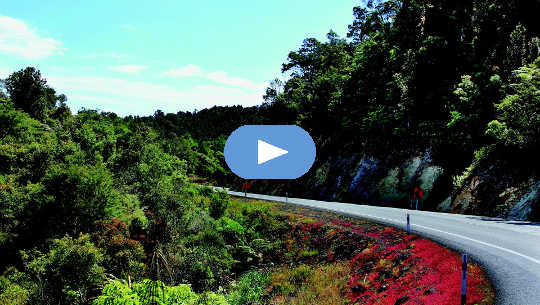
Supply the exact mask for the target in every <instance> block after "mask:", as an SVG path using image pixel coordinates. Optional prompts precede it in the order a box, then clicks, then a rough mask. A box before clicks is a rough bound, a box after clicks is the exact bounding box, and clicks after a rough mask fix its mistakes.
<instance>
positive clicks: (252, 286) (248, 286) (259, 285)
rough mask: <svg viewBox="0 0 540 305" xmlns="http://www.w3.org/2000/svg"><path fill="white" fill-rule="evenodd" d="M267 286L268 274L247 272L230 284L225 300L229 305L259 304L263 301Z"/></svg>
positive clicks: (268, 282)
mask: <svg viewBox="0 0 540 305" xmlns="http://www.w3.org/2000/svg"><path fill="white" fill-rule="evenodd" d="M269 285H270V277H269V275H268V273H264V272H260V271H257V270H254V271H249V272H247V273H246V274H244V275H242V276H241V277H240V278H239V279H238V281H237V282H235V283H233V284H232V287H231V291H230V292H229V294H228V295H227V300H228V301H229V303H230V304H231V305H248V304H261V303H263V301H264V300H265V299H264V292H265V290H266V288H268V286H269Z"/></svg>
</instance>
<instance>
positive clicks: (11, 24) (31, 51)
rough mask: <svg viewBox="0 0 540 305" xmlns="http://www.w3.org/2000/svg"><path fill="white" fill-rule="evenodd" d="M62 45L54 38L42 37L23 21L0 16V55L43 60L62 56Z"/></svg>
mask: <svg viewBox="0 0 540 305" xmlns="http://www.w3.org/2000/svg"><path fill="white" fill-rule="evenodd" d="M60 45H61V43H60V42H59V41H57V40H55V39H53V38H49V37H41V36H40V35H39V34H38V33H37V31H36V30H35V29H32V28H30V27H28V25H26V23H24V22H23V21H21V20H18V19H15V18H11V17H8V16H0V53H4V54H9V55H15V56H18V57H22V58H25V59H42V58H45V57H48V56H51V55H53V54H62V49H61V48H60Z"/></svg>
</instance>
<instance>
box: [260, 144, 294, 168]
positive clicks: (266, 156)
mask: <svg viewBox="0 0 540 305" xmlns="http://www.w3.org/2000/svg"><path fill="white" fill-rule="evenodd" d="M287 153H288V151H286V150H285V149H281V148H279V147H277V146H274V145H272V144H268V143H266V142H264V141H263V140H257V163H258V164H263V163H264V162H267V161H270V160H272V159H275V158H277V157H281V156H283V155H285V154H287Z"/></svg>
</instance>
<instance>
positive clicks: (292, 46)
mask: <svg viewBox="0 0 540 305" xmlns="http://www.w3.org/2000/svg"><path fill="white" fill-rule="evenodd" d="M360 2H361V1H358V0H357V1H352V0H336V1H330V0H325V1H315V0H273V1H253V0H249V1H247V0H238V1H178V0H176V1H172V0H171V1H161V0H159V1H157V0H156V1H133V0H131V1H125V0H114V1H110V0H93V1H82V0H47V1H43V0H32V1H30V0H17V1H2V3H1V4H0V79H3V78H6V77H7V76H9V75H10V74H11V73H13V72H15V71H17V70H20V69H23V68H25V67H27V66H33V67H36V68H38V69H39V70H40V71H41V73H42V75H43V77H44V78H45V79H46V80H47V83H48V85H49V86H51V87H53V88H55V89H56V91H57V92H58V93H64V94H66V96H67V97H68V102H67V104H68V106H69V107H70V108H71V109H72V111H74V112H76V111H78V110H80V109H81V108H83V107H84V108H86V109H98V110H102V111H111V112H115V113H117V114H119V115H121V116H125V115H140V116H144V115H151V114H153V113H154V112H155V111H156V110H157V109H160V110H162V111H163V112H165V113H169V112H173V113H176V112H178V111H194V110H201V109H203V108H209V107H212V106H214V105H220V106H221V105H244V106H252V105H257V104H260V103H262V102H263V99H262V96H263V94H264V91H265V89H266V86H267V85H268V82H269V81H270V80H272V79H275V78H276V77H279V78H284V77H286V76H284V75H282V74H281V64H282V63H284V62H285V61H286V59H287V55H288V53H289V52H290V51H293V50H297V49H298V48H299V47H300V46H301V44H302V41H303V40H304V39H305V38H308V37H315V38H317V39H319V40H325V39H326V38H325V37H326V34H327V33H328V31H329V30H330V29H332V30H334V31H335V32H336V33H337V34H339V35H340V36H342V37H344V36H345V35H346V33H347V25H348V24H350V23H352V20H353V15H352V9H353V7H354V6H357V5H360Z"/></svg>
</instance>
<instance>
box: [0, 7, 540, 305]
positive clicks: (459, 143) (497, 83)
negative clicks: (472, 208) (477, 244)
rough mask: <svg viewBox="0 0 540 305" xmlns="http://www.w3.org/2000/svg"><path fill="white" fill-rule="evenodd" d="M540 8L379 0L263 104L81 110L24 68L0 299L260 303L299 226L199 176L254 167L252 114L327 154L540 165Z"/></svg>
mask: <svg viewBox="0 0 540 305" xmlns="http://www.w3.org/2000/svg"><path fill="white" fill-rule="evenodd" d="M539 11H540V7H539V4H538V3H537V2H533V1H517V0H513V1H497V2H496V1H493V0H478V1H431V0H428V1H416V0H411V1H406V0H403V1H398V0H389V1H368V3H367V5H365V6H362V7H356V8H354V21H353V23H352V24H351V25H350V27H349V33H348V37H347V39H345V38H340V37H338V36H337V35H336V34H335V33H334V32H330V33H329V34H328V41H325V42H321V41H318V40H316V39H312V38H309V39H306V40H305V41H304V43H303V45H302V47H301V48H300V49H299V50H296V51H293V52H291V53H290V54H289V56H288V59H287V61H286V63H284V64H283V67H282V70H283V72H285V73H287V74H288V75H289V76H290V77H289V78H288V79H287V80H286V81H285V82H281V81H279V80H275V81H273V82H272V84H271V86H270V87H269V88H268V89H267V91H266V95H265V99H266V103H264V104H263V105H261V106H258V107H250V108H243V107H239V106H238V107H214V108H211V109H205V110H202V111H200V112H196V113H189V112H179V113H177V114H164V113H163V112H161V111H156V113H155V114H154V115H153V116H151V117H142V118H141V117H126V118H120V117H118V116H117V115H115V114H114V113H107V112H99V111H94V110H86V109H83V110H81V111H79V112H78V113H77V114H76V115H73V114H72V113H71V110H70V109H69V108H68V107H67V105H66V101H67V98H66V96H64V95H62V94H58V93H57V92H56V91H55V90H54V89H53V88H51V87H49V86H48V85H47V82H46V80H45V78H43V77H42V76H41V74H40V72H39V71H37V70H36V69H34V68H26V69H23V70H21V71H18V72H15V73H14V74H12V75H11V76H10V77H8V78H7V79H5V80H4V81H3V82H2V84H3V88H5V90H4V89H2V90H0V213H1V218H0V258H1V263H0V271H1V272H2V274H3V275H2V276H1V277H0V303H9V304H89V303H90V302H93V303H94V304H110V303H111V301H112V299H114V298H116V299H119V300H123V301H125V302H124V303H122V302H120V303H118V304H139V303H142V304H145V303H148V302H150V303H151V302H154V303H156V304H161V303H163V304H173V303H175V302H176V303H180V302H185V303H186V304H196V303H198V304H226V303H232V304H249V302H256V301H257V300H258V299H257V298H259V297H260V296H261V295H262V294H263V293H262V292H261V290H256V287H267V286H268V285H269V284H268V282H269V281H271V280H272V279H271V278H269V277H268V275H264V274H262V273H257V272H255V273H253V272H248V273H246V271H248V270H250V269H252V268H253V267H259V268H260V267H263V266H265V264H267V263H269V262H272V261H279V259H280V258H279V257H275V256H276V255H277V254H278V253H281V252H280V251H276V250H277V249H282V247H283V246H284V245H285V244H283V243H282V242H281V241H280V240H279V239H275V238H276V236H282V234H284V230H285V231H286V230H287V229H289V228H287V227H286V225H285V222H284V221H283V219H281V218H280V216H279V215H276V214H274V213H272V212H271V211H270V208H268V207H267V206H264V205H252V204H245V203H241V202H236V201H231V200H230V198H228V197H227V196H226V195H224V194H222V193H215V192H213V191H212V190H210V189H208V188H201V187H198V186H194V185H192V184H190V183H189V179H190V178H193V177H197V178H202V179H205V180H213V181H214V182H217V183H219V184H232V183H236V182H237V180H236V179H238V178H235V177H233V175H232V174H231V173H230V172H229V170H228V169H227V167H226V165H225V163H224V158H223V153H222V152H223V145H224V143H225V140H226V137H227V135H228V134H229V133H230V132H231V131H232V130H234V129H235V128H237V127H238V126H240V125H243V124H298V125H300V126H302V127H304V128H305V129H306V130H308V131H309V132H310V134H311V135H312V136H313V138H314V139H315V141H316V143H317V147H318V158H319V159H321V158H326V157H328V156H329V155H331V154H335V153H336V152H335V147H339V148H340V150H343V151H347V150H349V151H350V150H358V151H373V152H375V153H379V154H389V153H394V154H396V155H399V154H400V153H404V152H407V151H409V150H414V149H417V148H418V147H425V146H429V147H430V148H431V149H432V151H433V157H434V158H435V159H436V160H438V162H440V163H441V164H444V165H446V166H447V167H448V168H450V169H451V170H452V171H453V174H456V175H457V174H460V173H462V172H463V170H464V168H466V167H467V165H469V163H470V162H471V160H472V159H473V158H474V156H475V153H474V152H475V151H478V152H481V153H478V152H477V153H476V155H477V156H478V155H485V154H484V152H487V153H489V154H490V156H491V157H492V158H507V157H505V156H508V155H509V154H512V156H513V158H512V159H514V160H517V161H516V166H517V168H518V170H519V169H523V170H529V171H531V170H532V171H537V168H536V166H532V167H531V166H530V164H537V162H536V161H534V159H533V157H535V156H537V155H538V154H539V153H540V152H539V142H538V139H539V136H540V101H539V99H540V95H539V90H540V60H539V59H537V58H538V56H539V50H540V41H539V39H538V38H537V37H538V35H539V34H540V28H539V24H538V22H537V20H536V18H537V13H538V12H539ZM488 148H489V149H488ZM531 162H532V163H531ZM292 183H298V185H301V184H302V183H303V182H302V181H300V182H292ZM309 187H310V186H309V185H304V186H303V188H309ZM289 250H290V249H289ZM310 251H316V249H315V250H314V249H310V250H308V251H307V252H306V253H304V254H307V255H309V254H310V253H311V254H314V253H315V252H310ZM351 254H352V253H351ZM321 268H323V267H321ZM293 270H295V271H294V272H300V273H302V272H304V271H302V269H300V270H296V269H293ZM320 270H324V268H323V269H320ZM320 272H323V271H320ZM241 274H244V275H243V276H242V277H241V278H240V279H241V280H240V282H239V283H237V284H235V285H236V286H234V285H233V288H230V287H229V284H230V281H231V280H232V279H234V278H237V277H238V276H239V275H241ZM293 278H294V277H293ZM273 281H278V279H276V278H273ZM281 281H282V282H285V283H284V284H283V285H285V286H286V285H293V286H294V283H292V284H291V283H287V282H288V281H289V282H290V279H286V280H283V279H282V280H281ZM293 282H294V281H293ZM253 283H259V284H253ZM265 283H266V284H265ZM227 287H229V288H230V289H228V288H227ZM254 287H255V288H254ZM252 288H253V289H255V290H256V291H254V290H253V289H252ZM297 288H298V287H297ZM101 289H102V290H101ZM257 289H258V288H257ZM261 289H262V288H261ZM284 289H285V288H284ZM287 289H288V288H287ZM246 295H248V296H252V297H249V298H246V297H245V296H246ZM120 296H121V298H123V299H121V298H120ZM356 296H358V295H356ZM158 302H161V303H158Z"/></svg>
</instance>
